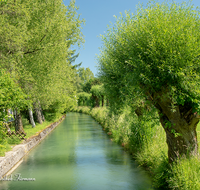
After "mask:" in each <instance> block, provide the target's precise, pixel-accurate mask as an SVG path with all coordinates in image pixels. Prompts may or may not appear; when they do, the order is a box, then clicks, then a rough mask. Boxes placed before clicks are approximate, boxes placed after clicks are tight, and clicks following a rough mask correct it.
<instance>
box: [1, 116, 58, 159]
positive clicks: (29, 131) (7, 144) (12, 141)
mask: <svg viewBox="0 0 200 190" xmlns="http://www.w3.org/2000/svg"><path fill="white" fill-rule="evenodd" d="M61 117H62V115H61V114H59V115H56V116H54V117H52V116H50V115H47V117H46V121H45V122H43V123H42V124H39V123H36V126H35V127H34V128H32V125H31V124H29V122H28V120H27V119H25V118H23V119H22V122H23V127H24V131H25V133H26V136H25V138H26V139H28V138H29V137H31V136H33V135H36V134H37V133H40V132H41V131H42V130H44V129H45V128H46V127H48V126H49V125H50V124H51V123H54V122H56V121H57V120H59V119H60V118H61ZM10 129H11V131H15V128H14V126H13V125H12V126H11V128H10ZM22 142H23V140H20V139H19V138H18V137H16V136H12V138H11V137H10V138H6V139H5V140H4V141H3V143H1V144H0V157H2V156H5V153H6V152H8V151H10V150H12V148H13V147H14V146H15V145H18V144H20V143H22Z"/></svg>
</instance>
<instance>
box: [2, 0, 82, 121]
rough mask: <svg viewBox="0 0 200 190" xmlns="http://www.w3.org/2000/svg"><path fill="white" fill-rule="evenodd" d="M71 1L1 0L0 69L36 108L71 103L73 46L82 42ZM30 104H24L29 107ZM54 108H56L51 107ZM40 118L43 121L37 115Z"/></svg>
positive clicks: (73, 75) (68, 104)
mask: <svg viewBox="0 0 200 190" xmlns="http://www.w3.org/2000/svg"><path fill="white" fill-rule="evenodd" d="M76 10H77V7H76V6H75V1H74V0H72V1H71V2H70V4H69V6H65V5H64V4H63V2H62V0H57V1H52V0H46V1H33V0H23V1H21V0H13V1H12V0H11V1H9V2H7V4H1V5H0V14H1V17H0V28H1V29H0V41H1V44H0V63H1V64H0V69H2V68H3V69H6V70H7V71H8V72H10V74H11V76H12V77H13V78H15V80H16V81H17V83H18V85H19V86H20V87H21V89H22V90H23V92H24V93H25V94H27V99H29V100H32V102H33V103H34V104H35V105H38V102H40V104H41V106H40V105H39V106H38V109H37V112H38V114H39V115H41V114H40V113H39V112H40V110H41V107H42V108H46V109H47V108H48V107H49V106H50V105H51V106H52V105H58V104H59V105H60V104H62V105H65V106H66V107H65V108H64V109H66V108H69V107H70V106H72V105H75V102H76V98H75V96H76V89H75V82H74V81H75V74H74V71H73V66H72V65H71V63H70V61H72V60H74V59H75V58H76V56H73V54H74V50H72V46H73V45H75V44H78V45H80V43H82V42H83V37H82V34H81V24H82V23H83V20H80V16H79V15H78V14H77V12H76ZM32 108H33V105H29V109H30V110H31V109H32ZM56 109H57V108H56ZM40 122H42V121H40Z"/></svg>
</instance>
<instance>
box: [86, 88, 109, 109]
mask: <svg viewBox="0 0 200 190" xmlns="http://www.w3.org/2000/svg"><path fill="white" fill-rule="evenodd" d="M90 92H91V93H92V99H93V100H94V101H95V104H94V107H99V106H100V99H101V100H102V106H103V105H104V94H105V91H104V87H103V85H93V86H92V87H91V90H90Z"/></svg>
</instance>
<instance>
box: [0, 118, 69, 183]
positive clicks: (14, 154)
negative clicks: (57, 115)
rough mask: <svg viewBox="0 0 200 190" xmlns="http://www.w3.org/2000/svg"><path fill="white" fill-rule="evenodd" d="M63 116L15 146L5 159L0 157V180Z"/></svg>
mask: <svg viewBox="0 0 200 190" xmlns="http://www.w3.org/2000/svg"><path fill="white" fill-rule="evenodd" d="M65 117H66V115H64V116H63V117H62V118H61V119H59V120H58V121H56V122H54V123H52V124H51V125H50V126H48V127H46V128H45V129H44V130H42V131H41V132H40V133H39V134H38V135H35V136H32V137H30V138H29V139H27V140H26V141H25V142H24V143H23V144H19V145H16V146H15V147H14V148H13V149H12V151H9V152H6V154H5V157H0V179H2V178H3V177H4V176H5V175H6V174H8V172H9V171H10V170H12V169H13V168H14V167H15V166H16V165H17V164H18V163H19V162H20V161H21V159H22V158H23V157H24V156H25V155H26V154H27V153H28V152H29V151H30V150H31V149H32V148H33V147H35V146H36V145H37V144H38V143H39V142H41V141H42V140H43V139H44V138H45V137H46V136H47V135H48V134H49V133H50V132H51V131H52V130H53V129H54V128H55V127H56V126H57V125H58V124H59V123H60V122H61V121H62V120H63V119H64V118H65Z"/></svg>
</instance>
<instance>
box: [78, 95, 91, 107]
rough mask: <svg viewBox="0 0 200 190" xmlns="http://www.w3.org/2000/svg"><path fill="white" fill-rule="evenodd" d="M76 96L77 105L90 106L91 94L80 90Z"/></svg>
mask: <svg viewBox="0 0 200 190" xmlns="http://www.w3.org/2000/svg"><path fill="white" fill-rule="evenodd" d="M77 96H78V105H79V106H80V105H82V106H90V104H91V94H89V93H87V92H80V93H78V94H77Z"/></svg>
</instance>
